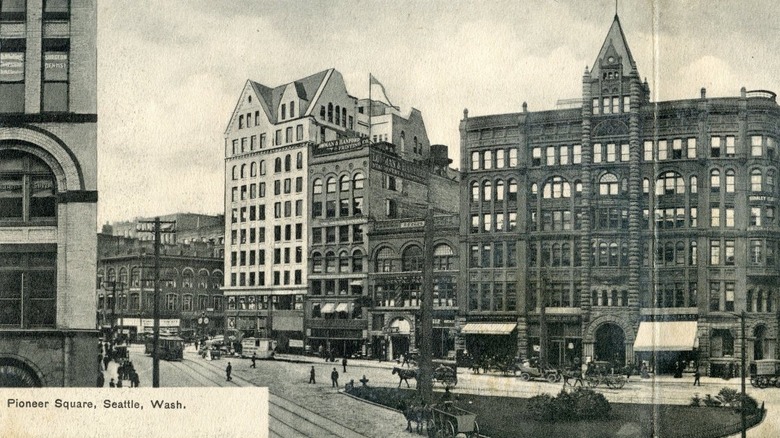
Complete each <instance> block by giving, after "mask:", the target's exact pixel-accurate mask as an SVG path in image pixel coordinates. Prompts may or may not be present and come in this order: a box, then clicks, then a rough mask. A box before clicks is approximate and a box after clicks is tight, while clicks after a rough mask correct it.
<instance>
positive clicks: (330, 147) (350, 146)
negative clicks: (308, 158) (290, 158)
mask: <svg viewBox="0 0 780 438" xmlns="http://www.w3.org/2000/svg"><path fill="white" fill-rule="evenodd" d="M369 143H370V141H369V139H368V138H365V137H351V138H342V139H339V140H331V141H326V142H324V143H319V144H315V145H314V148H313V149H312V154H313V155H317V156H319V155H327V154H336V153H340V152H346V151H351V150H355V149H360V148H362V147H364V146H367V145H368V144H369Z"/></svg>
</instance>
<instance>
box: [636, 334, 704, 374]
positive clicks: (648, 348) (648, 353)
mask: <svg viewBox="0 0 780 438" xmlns="http://www.w3.org/2000/svg"><path fill="white" fill-rule="evenodd" d="M697 329H698V323H697V322H696V321H643V322H641V323H639V330H638V331H637V334H636V339H635V340H634V353H635V354H636V357H637V363H646V364H647V366H648V370H649V371H650V372H655V373H656V374H674V373H678V375H679V373H681V372H682V371H683V370H684V369H685V368H686V367H690V365H694V366H695V364H696V361H697V359H698V357H697V350H698V347H699V338H698V337H697V336H696V330H697Z"/></svg>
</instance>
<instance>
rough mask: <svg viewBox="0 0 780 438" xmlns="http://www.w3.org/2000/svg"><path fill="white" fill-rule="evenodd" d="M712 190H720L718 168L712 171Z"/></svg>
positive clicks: (715, 191) (714, 191)
mask: <svg viewBox="0 0 780 438" xmlns="http://www.w3.org/2000/svg"><path fill="white" fill-rule="evenodd" d="M710 191H711V192H712V193H718V192H720V170H718V169H712V170H711V171H710Z"/></svg>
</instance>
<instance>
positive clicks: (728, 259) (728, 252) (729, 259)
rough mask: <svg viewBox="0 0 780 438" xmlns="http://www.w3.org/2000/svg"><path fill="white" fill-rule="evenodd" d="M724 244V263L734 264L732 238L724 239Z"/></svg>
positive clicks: (727, 264)
mask: <svg viewBox="0 0 780 438" xmlns="http://www.w3.org/2000/svg"><path fill="white" fill-rule="evenodd" d="M725 244H726V245H725V260H724V261H725V265H726V266H734V240H733V239H726V241H725Z"/></svg>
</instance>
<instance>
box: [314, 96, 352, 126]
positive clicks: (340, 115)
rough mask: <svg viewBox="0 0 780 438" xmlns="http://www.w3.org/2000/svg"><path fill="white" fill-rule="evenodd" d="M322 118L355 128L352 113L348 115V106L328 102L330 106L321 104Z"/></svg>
mask: <svg viewBox="0 0 780 438" xmlns="http://www.w3.org/2000/svg"><path fill="white" fill-rule="evenodd" d="M320 120H322V121H327V122H328V123H333V124H335V125H338V126H341V127H343V128H347V129H354V126H353V125H354V120H353V118H352V116H351V115H349V116H348V115H347V108H346V107H343V108H342V107H341V106H339V105H336V106H335V107H334V106H333V103H331V102H328V106H327V107H326V106H325V105H320Z"/></svg>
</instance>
